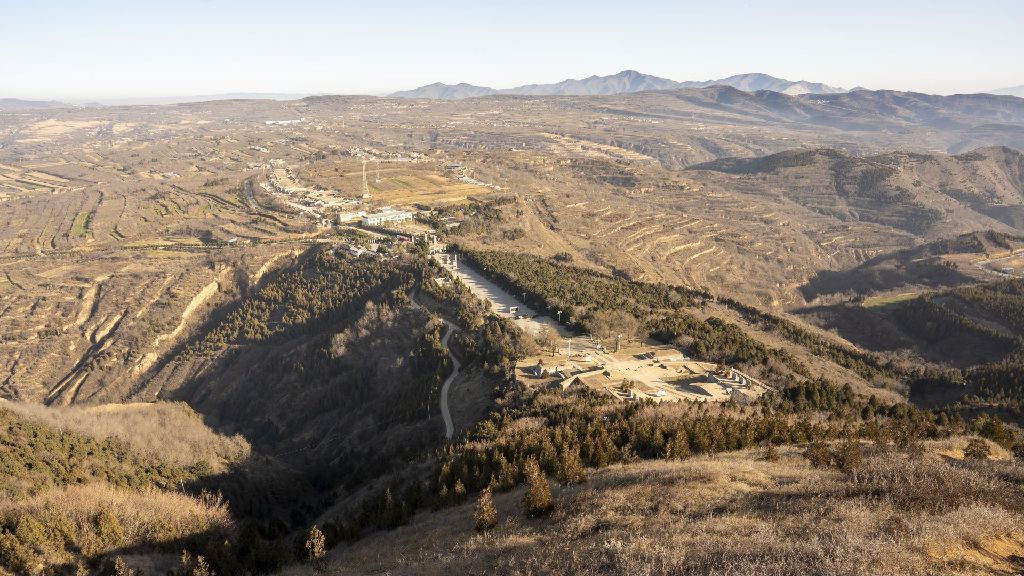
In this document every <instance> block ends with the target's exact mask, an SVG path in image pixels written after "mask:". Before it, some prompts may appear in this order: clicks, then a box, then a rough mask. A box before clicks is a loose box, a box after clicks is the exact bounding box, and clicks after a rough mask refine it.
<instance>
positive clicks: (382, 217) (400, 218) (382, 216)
mask: <svg viewBox="0 0 1024 576" xmlns="http://www.w3.org/2000/svg"><path fill="white" fill-rule="evenodd" d="M408 220H412V212H405V211H403V210H385V211H384V212H378V213H376V214H367V215H366V216H365V217H364V218H363V226H380V225H381V224H388V223H392V222H405V221H408Z"/></svg>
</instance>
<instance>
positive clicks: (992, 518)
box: [286, 439, 1024, 576]
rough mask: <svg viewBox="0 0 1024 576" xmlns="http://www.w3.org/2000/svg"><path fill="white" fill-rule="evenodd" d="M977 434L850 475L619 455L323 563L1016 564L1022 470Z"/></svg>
mask: <svg viewBox="0 0 1024 576" xmlns="http://www.w3.org/2000/svg"><path fill="white" fill-rule="evenodd" d="M965 443H966V441H965V440H959V439H958V440H952V441H947V442H940V443H933V444H930V448H929V452H930V453H928V454H926V455H925V456H923V457H921V456H918V457H912V456H908V455H907V454H901V453H892V452H879V451H877V449H876V451H874V452H870V453H869V454H868V455H867V456H866V457H865V460H864V462H863V465H862V467H860V468H859V469H858V470H856V471H852V472H848V473H844V472H841V471H837V470H834V469H827V468H815V467H813V466H811V465H810V464H809V463H808V461H807V460H806V459H805V458H804V457H802V456H801V455H800V452H799V451H798V450H794V449H781V450H779V451H778V457H777V460H776V459H772V460H771V461H766V460H765V459H764V454H765V451H764V450H753V451H744V452H739V453H730V454H724V455H720V456H711V457H696V458H692V459H689V460H685V461H682V462H678V461H647V462H643V463H637V464H626V465H615V466H611V467H609V468H605V469H602V470H599V471H596V472H594V473H593V474H592V476H591V477H590V479H589V480H588V481H587V482H585V483H584V484H580V485H577V486H572V487H562V488H557V489H556V492H555V501H556V508H555V511H554V512H553V513H552V514H551V516H550V517H547V518H541V519H533V518H528V517H526V516H524V514H523V512H522V509H523V507H522V503H521V501H522V499H523V490H515V491H512V492H509V493H506V494H502V495H498V496H496V497H495V503H496V505H497V514H498V516H497V517H498V521H497V525H496V526H495V527H494V528H493V529H491V530H490V531H488V532H486V533H483V534H480V533H476V532H474V529H473V526H474V518H473V515H474V512H473V505H472V504H465V505H462V506H458V507H455V508H452V509H449V510H443V511H440V512H435V513H425V514H423V515H420V516H417V517H416V518H414V519H413V521H412V522H411V523H410V524H409V525H408V526H405V527H402V528H399V529H397V530H395V531H393V532H389V533H379V534H376V535H372V536H370V537H368V538H366V539H365V540H363V541H361V542H358V543H356V544H353V545H350V546H342V547H339V548H338V549H337V550H336V551H335V552H334V553H332V555H331V556H330V558H329V560H328V562H327V568H326V570H324V571H323V572H322V573H327V574H338V575H348V574H366V573H378V572H379V573H388V574H395V575H401V574H410V575H411V574H417V575H420V574H422V575H427V574H438V575H440V574H452V573H458V574H493V573H503V574H534V575H538V574H648V575H656V574H674V575H680V574H695V575H696V574H700V575H709V574H731V575H751V576H753V575H760V574H779V575H794V576H796V575H801V576H802V575H806V574H817V573H823V572H825V573H829V574H837V575H850V576H852V575H869V574H870V575H890V574H892V575H896V574H1013V573H1016V570H1019V569H1020V567H1021V564H1020V562H1021V560H1020V559H1021V553H1022V552H1024V529H1022V528H1021V527H1022V526H1024V524H1022V521H1024V517H1022V516H1021V513H1022V511H1024V501H1022V500H1021V497H1020V495H1021V493H1022V492H1021V487H1022V482H1024V469H1022V467H1021V465H1020V464H1013V463H1011V462H1008V461H987V462H978V463H969V462H964V461H961V460H959V459H958V458H960V457H961V456H962V454H963V452H962V450H963V446H964V444H965ZM940 453H941V454H940ZM950 455H951V456H950ZM825 567H827V568H825ZM308 573H309V570H308V569H295V570H291V571H288V572H286V574H308Z"/></svg>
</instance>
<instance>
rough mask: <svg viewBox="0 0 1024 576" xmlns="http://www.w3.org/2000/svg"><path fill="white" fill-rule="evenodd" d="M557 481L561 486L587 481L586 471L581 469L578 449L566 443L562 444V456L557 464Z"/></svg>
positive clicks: (581, 462)
mask: <svg viewBox="0 0 1024 576" xmlns="http://www.w3.org/2000/svg"><path fill="white" fill-rule="evenodd" d="M558 481H559V482H560V483H561V484H562V485H563V486H568V485H570V484H580V483H582V482H586V481H587V473H586V471H585V470H584V469H583V460H581V459H580V451H579V450H578V449H576V448H573V447H570V446H569V445H568V444H566V445H563V446H562V458H561V461H560V462H559V466H558Z"/></svg>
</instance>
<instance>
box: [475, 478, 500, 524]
mask: <svg viewBox="0 0 1024 576" xmlns="http://www.w3.org/2000/svg"><path fill="white" fill-rule="evenodd" d="M473 519H474V520H475V521H476V530H477V532H486V531H488V530H490V529H491V528H494V526H495V525H496V524H497V523H498V509H497V508H495V507H494V497H493V496H492V494H491V487H490V486H488V487H487V488H484V489H483V490H481V491H480V498H479V499H478V500H477V501H476V509H475V510H474V511H473Z"/></svg>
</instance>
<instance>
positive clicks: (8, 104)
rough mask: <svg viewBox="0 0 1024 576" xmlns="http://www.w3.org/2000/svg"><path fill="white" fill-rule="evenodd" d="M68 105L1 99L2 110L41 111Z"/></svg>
mask: <svg viewBox="0 0 1024 576" xmlns="http://www.w3.org/2000/svg"><path fill="white" fill-rule="evenodd" d="M66 106H67V104H64V103H63V102H54V101H52V100H19V99H17V98H0V110H39V109H41V108H64V107H66Z"/></svg>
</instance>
